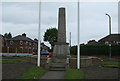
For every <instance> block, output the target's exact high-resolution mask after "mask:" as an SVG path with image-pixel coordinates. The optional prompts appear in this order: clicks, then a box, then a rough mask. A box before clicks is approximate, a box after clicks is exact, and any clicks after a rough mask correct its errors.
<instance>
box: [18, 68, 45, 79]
mask: <svg viewBox="0 0 120 81" xmlns="http://www.w3.org/2000/svg"><path fill="white" fill-rule="evenodd" d="M45 72H46V70H45V69H43V68H42V67H37V66H34V67H31V68H29V69H28V70H27V71H26V72H25V73H24V74H23V75H22V76H21V77H20V78H19V79H38V78H40V77H41V76H42V75H43V74H44V73H45Z"/></svg>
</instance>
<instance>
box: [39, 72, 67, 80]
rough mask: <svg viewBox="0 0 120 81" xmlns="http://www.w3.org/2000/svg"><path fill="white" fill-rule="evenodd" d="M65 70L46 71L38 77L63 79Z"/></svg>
mask: <svg viewBox="0 0 120 81" xmlns="http://www.w3.org/2000/svg"><path fill="white" fill-rule="evenodd" d="M64 74H65V71H48V72H47V73H46V74H45V75H44V76H42V77H41V78H40V79H64Z"/></svg>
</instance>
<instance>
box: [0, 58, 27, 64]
mask: <svg viewBox="0 0 120 81" xmlns="http://www.w3.org/2000/svg"><path fill="white" fill-rule="evenodd" d="M12 58H13V59H12ZM12 58H11V57H7V58H2V59H0V63H19V62H21V61H22V60H24V59H25V57H17V58H16V57H12Z"/></svg>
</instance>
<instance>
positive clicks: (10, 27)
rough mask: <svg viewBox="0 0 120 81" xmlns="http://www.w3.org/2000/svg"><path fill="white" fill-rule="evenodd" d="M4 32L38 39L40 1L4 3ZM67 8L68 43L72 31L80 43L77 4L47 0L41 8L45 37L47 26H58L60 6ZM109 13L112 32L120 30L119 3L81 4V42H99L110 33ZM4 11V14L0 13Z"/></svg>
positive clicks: (75, 39) (73, 39) (74, 43)
mask: <svg viewBox="0 0 120 81" xmlns="http://www.w3.org/2000/svg"><path fill="white" fill-rule="evenodd" d="M0 5H2V21H0V23H1V22H2V34H4V33H7V32H11V33H12V34H13V36H16V35H19V34H22V33H26V34H27V36H28V37H30V38H32V39H34V38H38V10H39V9H38V8H39V5H38V3H37V2H16V3H15V2H4V3H2V4H0ZM59 7H65V8H66V22H67V23H66V27H67V31H66V32H67V42H69V37H70V36H69V33H70V32H71V33H72V45H76V44H77V18H78V15H77V3H76V2H61V3H60V2H59V3H58V2H43V3H42V8H41V34H42V35H41V37H42V41H43V35H44V32H45V31H46V29H48V28H51V27H56V28H57V27H58V9H59ZM105 13H108V14H109V15H110V16H111V17H112V33H118V3H117V2H81V3H80V22H79V23H80V42H81V43H87V42H88V41H89V40H96V41H98V40H99V39H100V38H102V37H105V36H106V35H108V16H106V15H105ZM0 14H1V13H0Z"/></svg>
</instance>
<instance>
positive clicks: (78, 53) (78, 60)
mask: <svg viewBox="0 0 120 81" xmlns="http://www.w3.org/2000/svg"><path fill="white" fill-rule="evenodd" d="M79 27H80V24H79V0H78V44H77V69H80V44H79V43H80V40H79V37H80V36H79V35H80V31H79Z"/></svg>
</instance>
